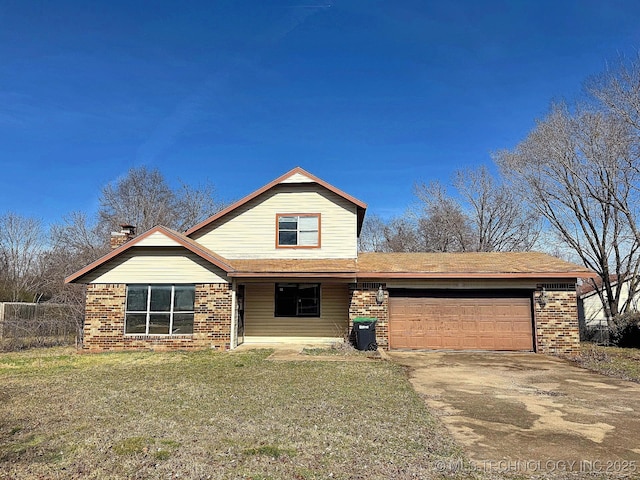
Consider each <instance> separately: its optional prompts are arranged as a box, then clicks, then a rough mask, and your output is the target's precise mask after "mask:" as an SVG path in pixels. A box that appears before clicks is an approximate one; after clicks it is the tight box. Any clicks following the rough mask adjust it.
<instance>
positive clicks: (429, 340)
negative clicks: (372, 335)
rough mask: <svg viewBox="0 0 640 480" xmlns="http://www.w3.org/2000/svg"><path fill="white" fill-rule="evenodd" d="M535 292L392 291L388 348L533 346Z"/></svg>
mask: <svg viewBox="0 0 640 480" xmlns="http://www.w3.org/2000/svg"><path fill="white" fill-rule="evenodd" d="M531 298H532V292H531V291H527V290H524V291H519V290H515V291H499V292H491V291H459V292H456V291H452V290H410V289H399V290H389V346H390V348H407V349H453V350H503V351H532V350H533V345H534V342H533V318H532V309H531Z"/></svg>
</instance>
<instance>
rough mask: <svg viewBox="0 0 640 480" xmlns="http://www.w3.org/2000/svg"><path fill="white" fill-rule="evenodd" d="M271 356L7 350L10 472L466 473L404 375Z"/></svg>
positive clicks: (4, 471)
mask: <svg viewBox="0 0 640 480" xmlns="http://www.w3.org/2000/svg"><path fill="white" fill-rule="evenodd" d="M269 353H270V351H266V350H263V351H253V352H246V353H231V354H223V353H215V352H198V353H181V352H175V353H125V354H121V353H120V354H104V355H76V354H75V353H74V351H73V350H71V349H63V348H55V349H48V350H36V351H27V352H19V353H10V354H1V355H0V385H1V388H0V478H109V479H118V478H121V479H125V478H164V479H167V478H229V479H231V478H234V479H235V478H251V479H316V478H339V479H340V478H341V479H348V478H349V479H350V478H362V479H368V478H376V479H378V478H379V479H389V478H402V479H405V478H421V479H429V478H456V477H455V475H451V473H450V472H449V473H448V474H447V475H446V477H444V476H441V475H442V474H441V473H439V472H438V471H437V469H436V468H434V465H443V464H442V463H439V464H438V463H437V462H447V464H449V462H453V464H455V465H460V463H459V462H464V458H463V456H462V454H461V452H460V450H459V448H457V447H456V446H455V445H454V444H453V442H452V440H451V439H450V437H449V436H448V434H446V432H445V430H443V428H442V426H441V425H440V424H439V423H438V422H437V421H436V420H435V419H434V418H433V417H432V416H431V415H430V413H429V412H428V410H427V409H426V407H425V405H424V402H423V401H422V400H421V399H420V398H419V397H418V396H417V395H416V393H415V392H414V391H413V390H412V388H411V386H410V384H409V382H408V381H407V379H406V377H405V376H404V374H403V371H402V370H401V368H400V367H397V366H396V365H394V364H391V363H389V362H370V363H361V362H333V363H330V362H305V361H299V362H271V361H268V360H266V357H267V356H268V355H269ZM458 475H459V476H458V478H469V475H468V474H458ZM473 476H476V474H474V475H473Z"/></svg>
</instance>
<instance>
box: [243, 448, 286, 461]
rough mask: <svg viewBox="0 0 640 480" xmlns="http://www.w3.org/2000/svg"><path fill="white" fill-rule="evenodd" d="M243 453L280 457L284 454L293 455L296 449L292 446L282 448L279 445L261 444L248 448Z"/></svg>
mask: <svg viewBox="0 0 640 480" xmlns="http://www.w3.org/2000/svg"><path fill="white" fill-rule="evenodd" d="M242 453H244V454H245V455H266V456H267V457H272V458H280V457H281V456H282V455H287V456H289V457H293V456H294V455H295V453H296V451H295V450H293V449H290V448H289V449H287V448H280V447H278V446H277V445H261V446H259V447H256V448H247V449H246V450H244V451H243V452H242Z"/></svg>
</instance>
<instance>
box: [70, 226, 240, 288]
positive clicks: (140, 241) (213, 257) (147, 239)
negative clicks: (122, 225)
mask: <svg viewBox="0 0 640 480" xmlns="http://www.w3.org/2000/svg"><path fill="white" fill-rule="evenodd" d="M142 246H145V247H158V246H176V247H184V248H186V249H187V250H189V251H190V252H192V253H194V254H195V255H197V256H198V257H200V258H202V259H204V260H206V261H207V262H209V263H211V264H213V265H215V266H217V267H219V268H221V269H222V270H224V271H225V272H227V273H229V272H232V271H233V267H232V266H231V265H230V264H229V262H228V261H227V260H226V259H225V258H223V257H221V256H220V255H217V254H215V253H214V252H212V251H211V250H209V249H207V248H205V247H203V246H202V245H200V244H199V243H197V242H195V241H194V240H192V239H190V238H188V237H185V236H184V235H182V234H180V233H178V232H176V231H174V230H171V229H170V228H167V227H163V226H162V225H158V226H156V227H153V228H152V229H150V230H147V231H146V232H145V233H143V234H142V235H139V236H138V237H136V238H134V239H132V240H130V241H128V242H127V243H125V244H124V245H121V246H120V247H118V248H116V249H114V250H112V251H111V252H109V253H108V254H106V255H104V256H102V257H100V258H99V259H97V260H96V261H95V262H92V263H90V264H89V265H87V266H86V267H84V268H83V269H81V270H78V271H77V272H75V273H73V274H72V275H69V276H68V277H67V278H65V279H64V281H65V283H73V282H75V281H77V280H78V279H80V278H81V277H83V276H84V275H86V274H88V273H89V272H91V271H93V270H95V269H96V268H98V267H100V266H101V265H103V264H105V263H106V262H108V261H110V260H112V259H114V258H116V257H118V256H119V255H121V254H123V253H124V252H126V251H127V250H129V249H130V248H132V247H142Z"/></svg>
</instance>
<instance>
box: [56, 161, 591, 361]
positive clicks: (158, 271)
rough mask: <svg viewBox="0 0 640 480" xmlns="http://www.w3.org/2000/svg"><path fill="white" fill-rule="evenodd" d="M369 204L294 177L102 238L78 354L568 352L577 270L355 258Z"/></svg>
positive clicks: (85, 276)
mask: <svg viewBox="0 0 640 480" xmlns="http://www.w3.org/2000/svg"><path fill="white" fill-rule="evenodd" d="M365 211H366V204H365V203H363V202H362V201H360V200H358V199H356V198H354V197H352V196H350V195H348V194H347V193H345V192H343V191H341V190H339V189H338V188H336V187H334V186H332V185H330V184H328V183H326V182H324V181H323V180H321V179H319V178H318V177H315V176H314V175H312V174H310V173H308V172H306V171H305V170H303V169H301V168H294V169H293V170H291V171H290V172H288V173H286V174H284V175H282V176H281V177H279V178H277V179H276V180H274V181H272V182H271V183H269V184H267V185H265V186H264V187H262V188H260V189H259V190H256V191H255V192H253V193H251V194H250V195H248V196H246V197H244V198H242V199H241V200H239V201H238V202H236V203H234V204H233V205H231V206H229V207H228V208H226V209H224V210H222V211H221V212H219V213H217V214H215V215H213V216H212V217H210V218H209V219H207V220H205V221H204V222H202V223H200V224H198V225H195V226H194V227H192V228H191V229H189V230H188V231H186V232H184V233H180V232H175V231H172V230H170V229H168V228H165V227H163V226H157V227H154V228H152V229H151V230H149V231H147V232H144V233H142V234H141V235H139V236H137V237H133V238H131V237H132V235H131V233H132V232H131V229H130V227H128V226H127V227H125V229H124V231H123V232H118V233H116V234H115V235H114V237H112V240H113V241H114V243H115V245H114V246H115V247H116V248H114V249H113V250H112V251H111V252H110V253H109V254H108V255H106V256H104V257H102V258H100V259H98V260H97V261H95V262H93V263H91V264H90V265H88V266H86V267H85V268H83V269H82V270H80V271H79V272H76V273H75V274H73V275H71V276H69V277H68V278H67V279H66V281H67V282H76V283H85V284H87V298H86V318H85V328H84V347H83V348H84V350H85V351H91V352H93V351H109V350H123V349H191V348H216V349H222V350H227V349H233V348H235V347H236V346H237V345H239V344H242V343H245V342H248V343H249V342H250V343H260V342H287V341H294V342H326V341H334V340H341V339H344V338H345V337H346V336H347V335H348V332H349V329H350V325H351V323H352V321H353V319H354V318H355V317H358V316H366V317H375V318H376V319H378V323H377V326H376V331H377V341H378V344H379V345H380V346H381V347H382V348H385V349H386V348H407V349H474V350H476V349H477V350H523V351H538V352H548V353H558V354H570V353H573V352H575V351H577V348H578V342H579V334H578V316H577V310H576V294H575V283H576V279H577V277H585V276H589V275H591V272H590V271H589V270H588V269H586V268H583V267H580V266H578V265H575V264H572V263H568V262H565V261H563V260H560V259H557V258H555V257H552V256H549V255H546V254H542V253H536V252H523V253H501V252H495V253H360V254H359V253H358V248H357V246H358V242H357V241H358V236H359V234H360V229H361V227H362V222H363V219H364V215H365Z"/></svg>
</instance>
